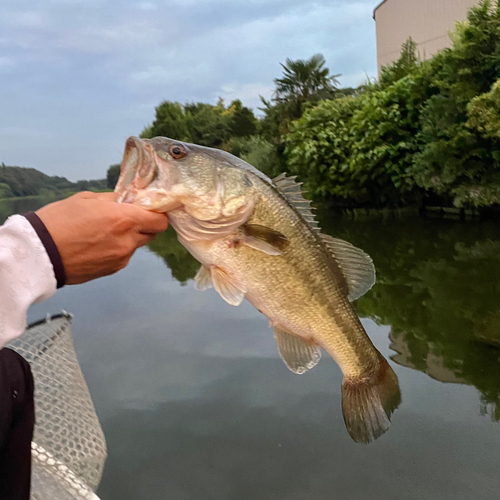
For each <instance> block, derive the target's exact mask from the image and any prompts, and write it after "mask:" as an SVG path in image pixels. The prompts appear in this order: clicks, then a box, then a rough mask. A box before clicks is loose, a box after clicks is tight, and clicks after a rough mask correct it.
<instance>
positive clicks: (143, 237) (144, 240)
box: [135, 233, 156, 248]
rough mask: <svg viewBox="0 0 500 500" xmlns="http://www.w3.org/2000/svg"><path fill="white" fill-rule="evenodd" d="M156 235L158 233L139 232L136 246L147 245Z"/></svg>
mask: <svg viewBox="0 0 500 500" xmlns="http://www.w3.org/2000/svg"><path fill="white" fill-rule="evenodd" d="M155 236H156V234H144V233H137V235H136V237H135V243H136V248H139V247H143V246H144V245H147V244H148V243H149V242H150V241H153V240H154V239H155Z"/></svg>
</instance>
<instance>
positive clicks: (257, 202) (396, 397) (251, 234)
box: [116, 137, 401, 443]
mask: <svg viewBox="0 0 500 500" xmlns="http://www.w3.org/2000/svg"><path fill="white" fill-rule="evenodd" d="M116 191H117V192H118V193H119V195H120V196H119V201H120V202H125V203H134V204H136V205H139V206H141V207H143V208H145V209H147V210H153V211H157V212H166V213H168V216H169V220H170V223H171V225H172V226H173V227H174V229H175V231H176V232H177V236H178V238H179V241H180V242H181V243H182V244H183V245H184V246H185V247H186V248H187V249H188V250H189V252H190V253H191V254H192V255H193V256H194V257H195V258H196V259H197V260H198V261H199V262H200V263H201V267H200V270H199V271H198V273H197V275H196V277H195V286H196V288H198V289H199V290H204V289H206V288H208V287H210V286H212V285H213V287H214V288H215V289H216V290H217V292H219V294H220V295H221V297H222V298H223V299H224V300H225V301H226V302H228V303H229V304H231V305H234V306H237V305H239V304H240V303H241V302H242V301H243V299H244V298H246V299H247V300H248V301H249V302H250V303H252V304H253V305H254V306H255V307H256V308H257V309H258V310H259V311H260V312H261V313H263V314H264V315H266V316H267V317H268V318H269V321H270V324H271V326H272V327H273V328H274V336H275V338H276V342H277V345H278V350H279V353H280V355H281V357H282V359H283V361H284V362H285V364H286V365H287V366H288V368H289V369H290V370H291V371H292V372H294V373H298V374H300V373H304V372H305V371H307V370H309V369H311V368H312V367H314V366H315V365H316V364H317V363H318V361H319V360H320V357H321V350H320V348H322V349H324V350H325V351H326V352H327V353H328V354H330V356H331V357H332V358H333V359H334V360H335V361H336V362H337V364H338V365H339V366H340V368H341V370H342V373H343V376H344V378H343V382H342V412H343V416H344V421H345V424H346V428H347V430H348V432H349V434H350V436H351V437H352V439H353V440H354V441H356V442H361V443H369V442H370V441H372V440H373V439H376V438H378V437H379V436H380V435H382V434H383V433H384V432H385V431H386V430H387V429H388V427H389V423H390V417H391V414H392V412H393V411H394V410H395V409H396V408H397V406H398V405H399V403H400V401H401V396H400V391H399V385H398V380H397V377H396V375H395V373H394V372H393V370H392V368H391V367H390V366H389V364H388V363H387V361H386V360H385V359H384V357H383V356H382V355H381V354H380V353H379V352H378V351H377V349H375V347H374V346H373V344H372V343H371V341H370V339H369V337H368V335H367V334H366V332H365V330H364V328H363V326H362V324H361V322H360V321H359V319H358V317H357V315H356V313H355V312H354V309H353V307H352V306H351V301H353V300H355V299H357V298H358V297H360V296H361V295H363V294H364V293H365V292H367V291H368V290H369V289H370V288H371V287H372V286H373V284H374V282H375V269H374V266H373V262H372V260H371V259H370V257H369V256H368V255H366V254H365V253H364V252H363V251H362V250H360V249H358V248H356V247H354V246H353V245H351V244H350V243H348V242H346V241H342V240H338V239H335V238H332V237H331V236H326V235H324V234H322V233H321V232H320V230H319V228H318V224H317V222H316V221H315V219H314V216H313V213H312V211H311V207H310V202H309V201H307V200H306V199H305V198H304V197H303V195H302V193H301V188H300V184H298V183H296V182H295V180H294V178H293V177H287V176H286V175H285V174H281V175H280V176H278V177H277V178H276V179H274V180H271V179H269V178H268V177H267V176H265V175H264V174H263V173H262V172H260V171H259V170H257V169H255V168H254V167H252V166H251V165H249V164H248V163H246V162H244V161H243V160H241V159H239V158H236V157H234V156H232V155H231V154H229V153H226V152H225V151H220V150H215V149H210V148H206V147H203V146H198V145H194V144H185V143H181V142H179V141H175V140H172V139H168V138H165V137H155V138H154V139H138V138H136V137H131V138H129V139H128V140H127V143H126V147H125V153H124V157H123V162H122V165H121V174H120V178H119V180H118V184H117V186H116Z"/></svg>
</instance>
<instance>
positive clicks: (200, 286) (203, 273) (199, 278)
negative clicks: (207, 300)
mask: <svg viewBox="0 0 500 500" xmlns="http://www.w3.org/2000/svg"><path fill="white" fill-rule="evenodd" d="M194 287H195V288H196V290H200V291H204V290H207V289H208V288H211V287H212V275H211V273H210V268H208V267H205V266H201V267H200V268H199V269H198V272H197V273H196V276H195V277H194Z"/></svg>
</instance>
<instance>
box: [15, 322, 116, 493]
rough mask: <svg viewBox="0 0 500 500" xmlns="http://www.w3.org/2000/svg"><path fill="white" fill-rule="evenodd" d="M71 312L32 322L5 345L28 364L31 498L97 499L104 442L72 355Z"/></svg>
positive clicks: (83, 381)
mask: <svg viewBox="0 0 500 500" xmlns="http://www.w3.org/2000/svg"><path fill="white" fill-rule="evenodd" d="M71 318H72V316H71V315H69V314H67V313H63V314H59V315H57V316H52V317H51V318H47V319H46V320H43V321H39V322H37V323H34V324H32V325H30V326H29V327H28V328H27V330H26V331H25V332H24V333H23V335H21V337H19V338H18V339H16V340H15V341H14V342H12V343H11V344H9V347H10V348H12V349H14V350H15V351H17V352H18V353H19V354H21V355H22V356H23V357H24V358H25V359H26V360H27V361H28V362H29V363H30V365H31V370H32V372H33V377H34V380H35V411H36V423H35V430H34V436H33V442H32V445H31V451H32V465H33V471H32V488H31V490H32V493H31V499H32V500H75V499H78V500H91V499H92V500H95V499H97V496H96V495H95V494H94V490H95V489H96V488H97V486H98V484H99V481H100V479H101V475H102V471H103V468H104V462H105V460H106V441H105V439H104V434H103V432H102V429H101V425H100V424H99V420H98V418H97V415H96V412H95V408H94V405H93V403H92V399H91V397H90V394H89V391H88V388H87V384H86V383H85V380H84V378H83V374H82V371H81V369H80V365H79V363H78V360H77V359H76V354H75V349H74V347H73V339H72V335H71Z"/></svg>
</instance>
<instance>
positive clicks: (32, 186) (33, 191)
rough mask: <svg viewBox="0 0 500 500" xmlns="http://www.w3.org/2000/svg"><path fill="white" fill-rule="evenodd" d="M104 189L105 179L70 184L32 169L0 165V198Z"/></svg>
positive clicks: (60, 178)
mask: <svg viewBox="0 0 500 500" xmlns="http://www.w3.org/2000/svg"><path fill="white" fill-rule="evenodd" d="M106 188H107V183H106V179H99V180H90V181H86V180H82V181H77V182H71V181H69V180H68V179H66V178H65V177H58V176H49V175H46V174H44V173H43V172H40V171H39V170H36V169H34V168H23V167H8V166H7V165H5V164H4V163H2V164H1V165H0V198H12V197H17V196H33V195H46V194H50V193H51V192H56V193H59V192H62V191H68V192H70V191H88V190H102V189H106Z"/></svg>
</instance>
